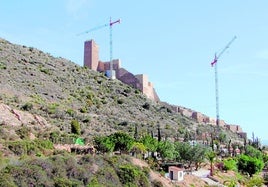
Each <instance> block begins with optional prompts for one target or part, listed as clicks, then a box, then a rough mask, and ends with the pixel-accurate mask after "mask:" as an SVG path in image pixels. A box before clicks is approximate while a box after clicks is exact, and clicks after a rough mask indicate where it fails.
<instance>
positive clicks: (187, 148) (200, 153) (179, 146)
mask: <svg viewBox="0 0 268 187" xmlns="http://www.w3.org/2000/svg"><path fill="white" fill-rule="evenodd" d="M175 148H176V151H177V152H178V156H177V158H176V159H177V160H178V161H180V162H183V163H186V164H187V165H188V167H191V166H192V164H194V165H195V169H196V170H198V168H199V166H200V164H201V163H202V162H204V160H205V157H206V152H207V148H205V147H202V146H200V145H198V144H197V145H195V146H192V145H190V144H189V143H188V142H183V143H181V142H176V143H175Z"/></svg>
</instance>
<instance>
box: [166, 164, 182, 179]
mask: <svg viewBox="0 0 268 187" xmlns="http://www.w3.org/2000/svg"><path fill="white" fill-rule="evenodd" d="M183 170H184V169H183V168H178V167H176V166H170V167H168V173H169V178H170V179H171V180H174V181H182V180H183Z"/></svg>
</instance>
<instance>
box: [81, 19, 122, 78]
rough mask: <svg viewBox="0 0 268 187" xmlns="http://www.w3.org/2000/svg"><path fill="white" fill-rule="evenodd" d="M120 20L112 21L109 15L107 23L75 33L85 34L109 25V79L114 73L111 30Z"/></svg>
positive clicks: (113, 76)
mask: <svg viewBox="0 0 268 187" xmlns="http://www.w3.org/2000/svg"><path fill="white" fill-rule="evenodd" d="M120 22H121V19H118V20H116V21H112V18H111V17H110V23H109V24H104V25H100V26H97V27H94V28H92V29H89V30H87V31H85V32H82V33H79V34H77V35H82V34H87V33H90V32H92V31H95V30H99V29H101V28H103V27H107V26H110V72H109V78H111V79H115V75H113V31H112V29H113V25H114V24H116V23H120Z"/></svg>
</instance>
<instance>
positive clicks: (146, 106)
mask: <svg viewBox="0 0 268 187" xmlns="http://www.w3.org/2000/svg"><path fill="white" fill-rule="evenodd" d="M142 108H144V109H146V110H149V109H150V104H149V103H145V104H144V105H142Z"/></svg>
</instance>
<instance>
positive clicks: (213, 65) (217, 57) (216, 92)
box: [210, 36, 236, 126]
mask: <svg viewBox="0 0 268 187" xmlns="http://www.w3.org/2000/svg"><path fill="white" fill-rule="evenodd" d="M235 39H236V36H234V37H233V39H232V40H231V41H230V42H229V43H228V44H227V45H226V46H225V47H224V49H223V50H222V51H221V52H220V53H219V54H218V55H217V53H215V57H214V60H213V61H212V62H211V63H210V64H211V66H212V67H214V70H215V95H216V125H217V126H219V125H220V114H219V113H220V112H219V88H218V70H217V62H218V60H219V58H220V57H221V55H222V54H223V53H224V52H225V51H226V50H227V49H228V48H229V47H230V45H231V44H232V43H233V42H234V40H235Z"/></svg>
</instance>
